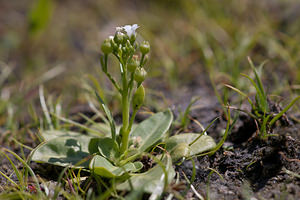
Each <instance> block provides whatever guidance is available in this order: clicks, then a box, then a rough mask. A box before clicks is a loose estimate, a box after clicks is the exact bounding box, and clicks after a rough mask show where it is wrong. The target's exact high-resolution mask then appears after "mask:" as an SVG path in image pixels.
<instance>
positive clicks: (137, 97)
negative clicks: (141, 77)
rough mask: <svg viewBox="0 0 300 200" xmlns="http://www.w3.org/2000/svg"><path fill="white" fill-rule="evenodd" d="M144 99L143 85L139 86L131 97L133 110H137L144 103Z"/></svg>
mask: <svg viewBox="0 0 300 200" xmlns="http://www.w3.org/2000/svg"><path fill="white" fill-rule="evenodd" d="M144 99H145V88H144V86H143V85H140V86H139V87H138V89H137V90H136V92H135V94H134V95H133V99H132V106H133V109H139V108H140V107H141V106H142V104H143V103H144Z"/></svg>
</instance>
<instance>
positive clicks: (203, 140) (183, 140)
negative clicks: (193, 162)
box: [165, 133, 216, 161]
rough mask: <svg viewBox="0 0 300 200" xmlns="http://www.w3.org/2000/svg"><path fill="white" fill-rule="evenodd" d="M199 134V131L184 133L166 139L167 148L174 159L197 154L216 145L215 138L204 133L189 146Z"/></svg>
mask: <svg viewBox="0 0 300 200" xmlns="http://www.w3.org/2000/svg"><path fill="white" fill-rule="evenodd" d="M198 136H199V134H197V133H184V134H179V135H175V136H172V137H170V138H168V139H166V141H165V143H166V149H167V151H168V152H170V153H171V156H172V158H173V160H174V161H175V160H178V159H179V158H181V157H189V156H193V155H197V154H200V153H203V152H205V151H209V150H212V149H213V148H214V147H215V146H216V143H215V141H214V139H213V138H212V137H210V136H208V135H202V136H201V137H200V138H199V139H198V140H197V141H196V142H195V143H194V144H192V145H191V146H189V144H190V143H192V142H193V141H194V140H195V139H196V138H197V137H198Z"/></svg>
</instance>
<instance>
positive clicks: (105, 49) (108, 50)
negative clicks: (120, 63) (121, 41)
mask: <svg viewBox="0 0 300 200" xmlns="http://www.w3.org/2000/svg"><path fill="white" fill-rule="evenodd" d="M101 50H102V52H103V53H104V54H110V53H111V52H112V50H113V48H112V46H111V43H110V40H109V39H106V40H104V42H103V43H102V45H101Z"/></svg>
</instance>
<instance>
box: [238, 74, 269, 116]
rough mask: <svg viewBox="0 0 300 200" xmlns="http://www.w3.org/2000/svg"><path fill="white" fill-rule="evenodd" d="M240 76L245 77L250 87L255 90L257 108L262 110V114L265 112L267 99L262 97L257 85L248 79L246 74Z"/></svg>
mask: <svg viewBox="0 0 300 200" xmlns="http://www.w3.org/2000/svg"><path fill="white" fill-rule="evenodd" d="M241 75H242V76H244V77H246V78H247V79H249V81H250V82H251V83H252V85H253V86H254V87H255V90H256V94H257V95H258V102H257V103H258V106H259V107H260V108H261V109H262V111H263V112H264V113H266V112H267V110H268V109H267V105H268V103H267V99H266V98H265V97H264V95H263V93H262V92H261V90H260V89H259V87H258V85H257V84H256V83H255V81H254V80H253V79H252V78H250V76H248V75H246V74H241Z"/></svg>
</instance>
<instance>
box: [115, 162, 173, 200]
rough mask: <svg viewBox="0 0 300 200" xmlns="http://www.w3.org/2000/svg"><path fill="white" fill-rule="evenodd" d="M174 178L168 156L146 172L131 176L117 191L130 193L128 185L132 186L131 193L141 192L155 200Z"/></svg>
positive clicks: (118, 186)
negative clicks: (148, 194)
mask: <svg viewBox="0 0 300 200" xmlns="http://www.w3.org/2000/svg"><path fill="white" fill-rule="evenodd" d="M174 176H175V171H174V169H173V166H172V159H171V157H170V156H167V157H165V158H164V159H163V161H162V162H160V163H158V164H157V165H156V166H155V167H153V168H152V169H150V170H148V171H147V172H145V173H141V174H132V177H131V178H130V179H129V180H127V181H126V182H124V183H121V184H120V185H117V189H118V190H126V191H130V190H131V186H130V185H132V187H133V190H132V192H135V191H139V190H141V191H143V192H145V193H150V194H151V196H152V198H151V199H157V198H158V197H160V196H161V194H162V193H163V191H164V189H165V187H166V186H167V185H168V184H170V183H171V181H172V180H173V178H174Z"/></svg>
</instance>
